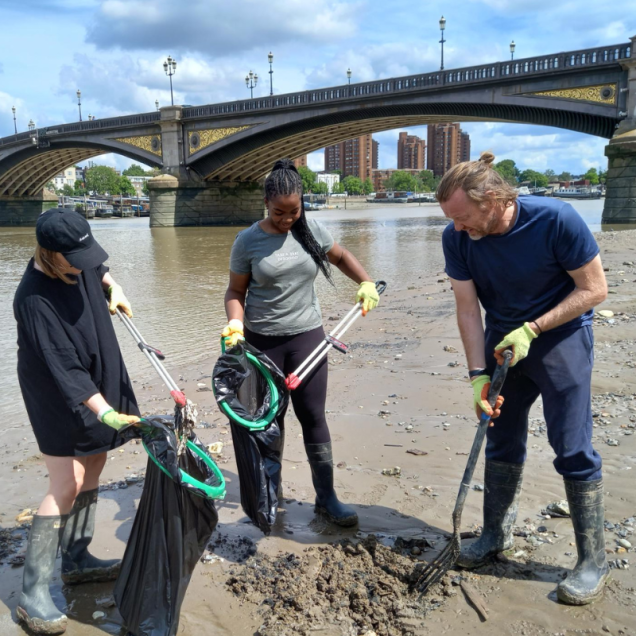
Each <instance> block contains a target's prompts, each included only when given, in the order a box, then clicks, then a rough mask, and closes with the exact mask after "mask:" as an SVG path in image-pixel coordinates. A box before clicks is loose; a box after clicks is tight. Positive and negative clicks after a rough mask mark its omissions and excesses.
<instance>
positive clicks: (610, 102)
mask: <svg viewBox="0 0 636 636" xmlns="http://www.w3.org/2000/svg"><path fill="white" fill-rule="evenodd" d="M529 94H530V95H536V96H541V97H555V98H557V99H574V100H576V101H580V102H594V103H596V104H606V105H607V106H614V104H616V86H615V85H614V84H598V85H596V86H579V87H577V88H562V89H558V90H553V91H539V92H537V93H529Z"/></svg>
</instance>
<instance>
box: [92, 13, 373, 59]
mask: <svg viewBox="0 0 636 636" xmlns="http://www.w3.org/2000/svg"><path fill="white" fill-rule="evenodd" d="M362 6H363V5H362V4H361V3H357V2H342V1H338V0H313V2H310V3H308V2H305V1H304V0H269V1H268V2H262V1H261V0H241V1H239V2H227V1H226V0H189V1H188V2H187V3H185V4H184V3H178V2H174V0H154V2H152V3H148V2H146V1H145V0H125V1H124V0H103V2H102V3H101V5H100V7H99V10H98V12H97V15H96V17H95V21H94V24H93V25H92V27H91V28H90V29H89V31H88V36H87V38H88V40H89V41H91V42H93V43H95V44H96V46H98V47H100V48H105V49H111V48H113V47H121V48H122V49H129V50H130V49H148V50H158V49H161V50H164V51H165V50H167V49H172V50H178V51H199V52H201V53H205V54H206V55H210V56H223V57H225V56H227V55H229V54H233V53H237V52H241V51H245V50H249V49H254V48H257V47H260V46H271V45H272V44H274V45H276V46H281V45H283V44H285V43H288V42H299V41H303V42H305V43H314V44H324V43H325V42H329V41H330V42H334V41H339V40H341V39H344V38H349V37H351V36H353V35H355V33H356V31H357V23H358V17H359V16H360V15H361V13H360V12H361V9H362Z"/></svg>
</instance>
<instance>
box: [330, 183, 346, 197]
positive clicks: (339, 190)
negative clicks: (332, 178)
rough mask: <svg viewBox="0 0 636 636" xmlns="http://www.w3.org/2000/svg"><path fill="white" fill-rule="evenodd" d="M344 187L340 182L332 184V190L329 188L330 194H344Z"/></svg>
mask: <svg viewBox="0 0 636 636" xmlns="http://www.w3.org/2000/svg"><path fill="white" fill-rule="evenodd" d="M344 192H345V187H344V183H343V182H342V181H338V182H337V183H334V184H333V188H331V194H344Z"/></svg>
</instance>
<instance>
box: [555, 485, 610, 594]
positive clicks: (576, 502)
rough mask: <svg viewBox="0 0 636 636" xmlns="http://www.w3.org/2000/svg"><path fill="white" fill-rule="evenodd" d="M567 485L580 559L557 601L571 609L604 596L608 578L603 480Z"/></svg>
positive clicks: (560, 588) (566, 490)
mask: <svg viewBox="0 0 636 636" xmlns="http://www.w3.org/2000/svg"><path fill="white" fill-rule="evenodd" d="M564 482H565V494H566V496H567V498H568V503H569V504H570V517H571V519H572V525H573V526H574V538H575V541H576V551H577V553H578V557H579V558H578V561H577V562H576V566H575V567H574V570H572V572H571V573H570V574H568V578H567V579H565V581H562V582H561V583H559V586H558V587H557V597H558V599H559V600H560V601H562V602H563V603H567V604H568V605H587V604H588V603H591V602H592V601H595V600H596V599H597V598H599V597H600V596H601V594H602V593H603V587H604V586H605V582H606V580H607V577H608V576H609V566H608V565H607V559H606V557H605V536H604V531H605V530H604V526H605V508H604V506H603V480H602V479H596V480H594V481H569V480H567V479H564Z"/></svg>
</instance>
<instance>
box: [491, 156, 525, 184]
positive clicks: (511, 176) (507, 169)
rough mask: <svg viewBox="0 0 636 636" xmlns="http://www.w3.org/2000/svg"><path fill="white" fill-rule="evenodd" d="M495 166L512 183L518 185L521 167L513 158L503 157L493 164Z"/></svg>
mask: <svg viewBox="0 0 636 636" xmlns="http://www.w3.org/2000/svg"><path fill="white" fill-rule="evenodd" d="M493 168H494V169H495V170H496V171H497V172H498V173H499V174H500V175H501V176H502V177H503V178H504V179H505V180H506V181H507V182H508V183H509V184H510V185H517V181H518V179H519V168H517V164H516V163H515V162H514V161H513V160H512V159H503V160H502V161H499V162H498V163H495V164H494V165H493Z"/></svg>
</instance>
